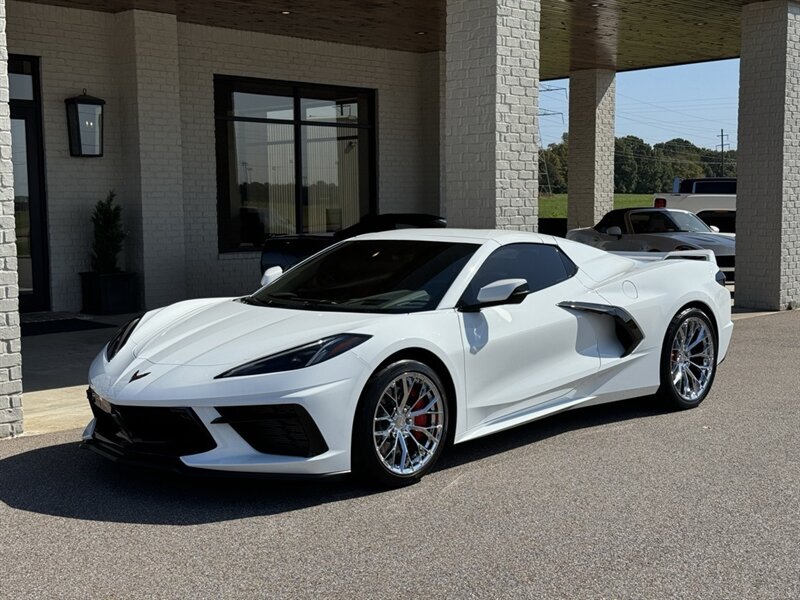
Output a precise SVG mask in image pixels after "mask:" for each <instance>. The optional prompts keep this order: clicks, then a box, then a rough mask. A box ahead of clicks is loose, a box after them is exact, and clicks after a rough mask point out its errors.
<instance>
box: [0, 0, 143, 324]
mask: <svg viewBox="0 0 800 600" xmlns="http://www.w3.org/2000/svg"><path fill="white" fill-rule="evenodd" d="M7 6H8V50H9V52H10V53H12V54H27V55H32V56H38V57H41V71H42V72H41V81H42V115H43V128H44V158H45V167H46V169H47V175H46V177H47V181H46V184H47V191H46V194H47V220H48V231H49V240H48V241H49V244H50V289H51V292H52V293H51V296H52V305H53V309H55V310H78V309H79V308H80V280H79V278H78V273H79V272H80V271H85V270H88V268H89V252H90V244H91V223H90V220H89V219H90V217H91V211H92V208H93V207H94V204H95V203H96V202H97V201H98V200H100V199H101V198H104V197H105V196H106V194H107V193H108V191H109V190H110V189H112V188H114V189H116V191H117V192H118V194H119V200H120V202H121V203H122V205H123V212H124V213H125V215H124V218H125V220H126V223H128V222H129V217H130V216H131V215H130V214H127V213H128V212H129V211H128V204H129V203H130V202H131V199H132V198H133V197H134V196H135V192H136V191H135V190H129V189H123V186H122V179H121V176H120V172H121V166H122V164H121V151H120V149H121V143H120V142H121V140H120V129H119V96H118V86H117V80H116V76H115V58H114V47H115V44H116V41H117V40H116V39H115V30H114V15H111V14H109V13H103V12H93V11H85V10H74V9H67V8H61V7H55V6H47V5H43V4H33V3H28V2H14V1H9V2H7ZM83 88H86V89H87V91H88V93H89V94H91V95H93V96H98V97H100V98H103V99H105V100H106V106H105V112H104V127H105V156H103V157H102V158H71V157H70V156H69V147H68V144H67V119H66V112H65V109H64V99H65V98H68V97H70V96H75V95H77V94H80V93H81V91H82V90H83ZM123 258H124V257H123Z"/></svg>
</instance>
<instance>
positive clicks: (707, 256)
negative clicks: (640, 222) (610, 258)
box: [611, 250, 717, 263]
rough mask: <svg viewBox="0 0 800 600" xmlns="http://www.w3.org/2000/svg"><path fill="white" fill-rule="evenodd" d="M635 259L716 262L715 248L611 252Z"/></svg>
mask: <svg viewBox="0 0 800 600" xmlns="http://www.w3.org/2000/svg"><path fill="white" fill-rule="evenodd" d="M611 254H616V255H617V256H624V257H626V258H632V259H634V260H643V261H649V262H657V261H660V260H701V261H707V262H712V263H716V262H717V259H716V257H715V256H714V251H713V250H675V251H673V252H611Z"/></svg>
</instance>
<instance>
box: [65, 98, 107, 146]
mask: <svg viewBox="0 0 800 600" xmlns="http://www.w3.org/2000/svg"><path fill="white" fill-rule="evenodd" d="M64 103H65V104H66V105H67V130H68V131H69V154H70V156H103V106H104V105H105V103H106V101H105V100H102V99H100V98H95V97H94V96H87V95H86V90H83V94H81V95H80V96H75V97H74V98H67V99H66V100H64Z"/></svg>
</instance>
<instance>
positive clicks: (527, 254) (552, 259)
mask: <svg viewBox="0 0 800 600" xmlns="http://www.w3.org/2000/svg"><path fill="white" fill-rule="evenodd" d="M577 271H578V268H577V267H576V266H575V264H574V263H573V262H572V261H571V260H570V259H569V258H568V257H567V256H566V255H565V254H564V253H563V252H561V250H560V249H559V248H558V247H557V246H550V245H546V244H509V245H508V246H503V247H502V248H498V249H497V250H495V251H494V252H493V253H492V254H491V255H490V256H489V258H487V259H486V261H485V262H484V263H483V264H482V265H481V268H480V269H478V272H477V273H475V277H473V278H472V281H471V282H470V284H469V286H467V289H466V291H465V292H464V296H463V301H464V302H465V303H466V304H474V303H476V302H477V300H478V291H480V289H481V288H482V287H483V286H485V285H488V284H490V283H492V282H494V281H498V280H501V279H524V280H525V281H527V282H528V288H529V289H530V291H531V292H536V291H539V290H543V289H544V288H548V287H550V286H552V285H555V284H557V283H560V282H562V281H565V280H567V279H569V278H570V277H572V276H573V275H575V273H576V272H577Z"/></svg>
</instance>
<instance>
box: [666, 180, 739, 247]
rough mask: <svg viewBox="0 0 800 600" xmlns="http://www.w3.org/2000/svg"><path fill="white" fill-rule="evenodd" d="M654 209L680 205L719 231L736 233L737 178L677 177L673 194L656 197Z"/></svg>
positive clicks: (679, 206)
mask: <svg viewBox="0 0 800 600" xmlns="http://www.w3.org/2000/svg"><path fill="white" fill-rule="evenodd" d="M653 206H654V207H655V208H679V209H681V210H688V211H690V212H693V213H694V214H696V215H697V216H698V217H700V218H701V219H702V220H703V221H705V223H706V224H707V225H709V226H711V225H713V226H715V227H718V228H719V230H720V231H723V232H727V233H736V178H734V177H719V178H710V177H709V178H705V179H680V178H678V177H676V178H675V182H674V183H673V186H672V192H671V193H660V194H655V195H654V196H653Z"/></svg>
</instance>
